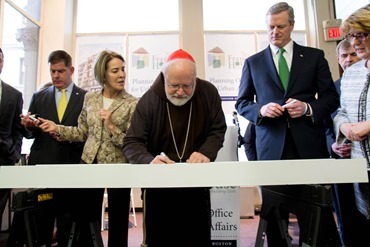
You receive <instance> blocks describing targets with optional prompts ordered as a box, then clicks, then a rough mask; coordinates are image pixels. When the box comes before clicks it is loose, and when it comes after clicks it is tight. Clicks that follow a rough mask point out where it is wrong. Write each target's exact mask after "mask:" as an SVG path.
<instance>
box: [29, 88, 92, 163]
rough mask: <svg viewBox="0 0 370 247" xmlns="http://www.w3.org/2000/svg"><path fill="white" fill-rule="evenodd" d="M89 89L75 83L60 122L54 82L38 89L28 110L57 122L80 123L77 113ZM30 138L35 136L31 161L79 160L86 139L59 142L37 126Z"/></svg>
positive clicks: (75, 161)
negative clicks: (83, 141) (49, 85)
mask: <svg viewBox="0 0 370 247" xmlns="http://www.w3.org/2000/svg"><path fill="white" fill-rule="evenodd" d="M85 94H86V91H85V90H83V89H82V88H79V87H77V86H76V85H74V86H73V89H72V94H71V97H70V99H69V101H68V105H67V109H66V111H65V113H64V116H63V119H62V122H59V119H58V113H57V107H56V103H55V87H54V86H51V87H49V88H46V89H44V90H41V91H38V92H35V93H34V94H33V96H32V99H31V103H30V108H29V112H31V114H39V115H40V116H41V117H42V118H46V119H49V120H52V121H54V122H55V123H56V124H62V125H67V126H77V120H78V116H79V115H80V112H81V110H82V106H83V102H84V98H85ZM30 138H34V139H35V140H34V142H33V144H32V146H31V151H30V155H29V158H28V164H30V165H34V164H78V163H80V161H81V154H82V149H83V146H84V143H82V142H60V141H57V140H56V139H54V138H53V137H51V136H50V134H49V133H44V132H42V131H41V130H40V129H36V130H35V131H34V132H33V133H32V136H31V137H30Z"/></svg>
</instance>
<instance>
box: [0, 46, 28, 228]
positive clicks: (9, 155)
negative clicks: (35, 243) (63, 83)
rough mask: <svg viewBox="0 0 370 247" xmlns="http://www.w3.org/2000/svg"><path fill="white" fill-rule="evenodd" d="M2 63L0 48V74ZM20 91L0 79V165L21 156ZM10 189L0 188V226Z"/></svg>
mask: <svg viewBox="0 0 370 247" xmlns="http://www.w3.org/2000/svg"><path fill="white" fill-rule="evenodd" d="M3 65H4V54H3V51H2V50H1V48H0V75H1V72H2V70H3ZM22 107H23V99H22V93H21V92H19V91H18V90H16V89H15V88H13V87H11V86H9V85H8V84H6V83H5V82H3V81H2V80H1V79H0V165H1V166H6V165H8V166H9V165H15V164H16V163H17V162H18V161H19V159H20V158H21V147H22V138H23V134H22V125H21V119H20V118H19V115H20V114H21V113H22ZM9 193H10V189H0V228H1V225H2V215H3V212H4V209H5V205H6V202H7V199H8V197H9Z"/></svg>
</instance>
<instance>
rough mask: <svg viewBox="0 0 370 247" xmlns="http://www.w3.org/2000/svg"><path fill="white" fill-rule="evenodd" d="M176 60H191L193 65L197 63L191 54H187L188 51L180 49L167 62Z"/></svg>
mask: <svg viewBox="0 0 370 247" xmlns="http://www.w3.org/2000/svg"><path fill="white" fill-rule="evenodd" d="M175 59H187V60H190V61H192V62H193V63H195V60H194V58H193V57H192V56H191V55H190V54H189V53H187V52H186V51H184V50H182V49H179V50H177V51H175V52H173V53H171V54H170V55H169V56H168V58H167V62H169V61H172V60H175Z"/></svg>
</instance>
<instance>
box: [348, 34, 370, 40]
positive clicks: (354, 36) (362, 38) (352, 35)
mask: <svg viewBox="0 0 370 247" xmlns="http://www.w3.org/2000/svg"><path fill="white" fill-rule="evenodd" d="M367 36H369V34H368V33H349V34H347V35H346V36H345V38H346V40H347V41H348V42H352V41H353V40H354V38H356V39H357V40H358V41H360V42H362V41H364V40H365V39H366V38H367Z"/></svg>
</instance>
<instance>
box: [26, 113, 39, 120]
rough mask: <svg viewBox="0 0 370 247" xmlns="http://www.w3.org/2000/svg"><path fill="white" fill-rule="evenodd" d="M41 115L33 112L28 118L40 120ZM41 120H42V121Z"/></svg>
mask: <svg viewBox="0 0 370 247" xmlns="http://www.w3.org/2000/svg"><path fill="white" fill-rule="evenodd" d="M39 117H40V115H39V114H32V115H30V116H29V117H28V118H29V119H31V120H32V121H34V122H36V121H40V120H39ZM40 122H41V121H40Z"/></svg>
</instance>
